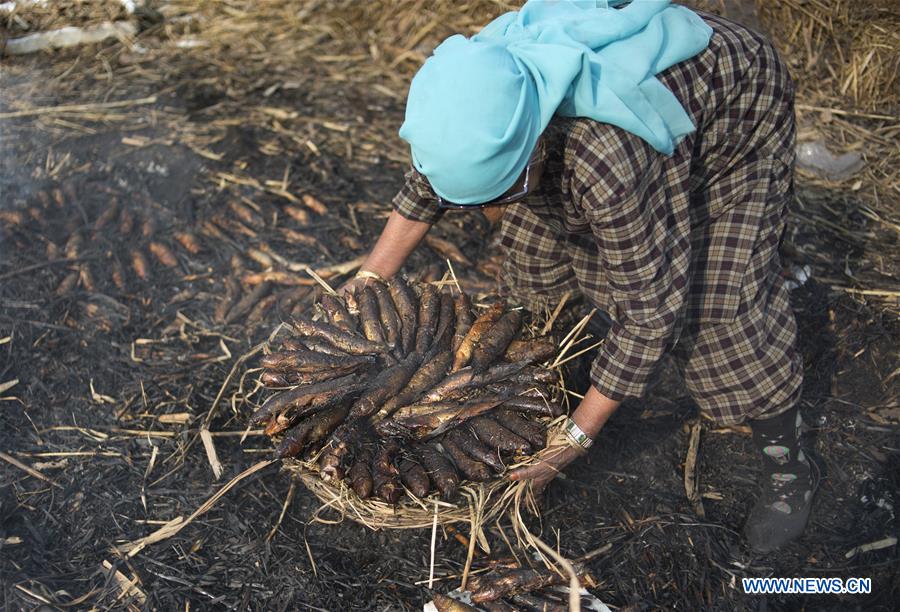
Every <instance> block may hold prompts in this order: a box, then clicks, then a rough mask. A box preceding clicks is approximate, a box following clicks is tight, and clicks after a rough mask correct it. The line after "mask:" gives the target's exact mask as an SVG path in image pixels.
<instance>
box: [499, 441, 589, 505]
mask: <svg viewBox="0 0 900 612" xmlns="http://www.w3.org/2000/svg"><path fill="white" fill-rule="evenodd" d="M551 444H552V443H551ZM584 452H585V451H584V450H582V449H580V448H578V447H576V446H572V445H571V444H569V443H568V442H567V441H565V440H561V441H559V442H557V444H556V445H551V446H550V447H548V448H547V449H546V450H545V451H544V454H543V458H542V459H541V461H540V462H538V463H535V464H534V465H529V466H526V467H520V468H518V469H515V470H513V471H512V472H510V473H509V476H508V478H509V479H510V480H514V481H519V480H530V481H531V490H532V491H533V492H534V494H535V496H537V497H540V496H541V495H543V493H544V489H545V488H546V487H547V485H548V484H550V481H551V480H553V479H554V478H556V476H557V475H558V474H559V473H560V472H561V471H562V470H563V468H565V467H566V466H567V465H569V464H570V463H572V462H573V461H574V460H575V459H577V458H578V457H580V456H581V455H583V454H584Z"/></svg>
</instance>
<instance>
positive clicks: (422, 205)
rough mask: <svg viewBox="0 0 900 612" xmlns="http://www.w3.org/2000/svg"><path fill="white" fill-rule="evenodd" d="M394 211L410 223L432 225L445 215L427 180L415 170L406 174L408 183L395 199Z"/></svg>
mask: <svg viewBox="0 0 900 612" xmlns="http://www.w3.org/2000/svg"><path fill="white" fill-rule="evenodd" d="M394 210H396V211H397V212H398V213H400V215H401V216H403V217H404V218H406V219H409V220H410V221H421V222H423V223H429V224H432V225H433V224H434V223H436V222H437V221H438V220H439V219H440V218H441V217H442V216H443V214H444V210H443V209H441V208H439V207H438V205H437V198H436V197H435V196H434V193H433V192H432V191H431V186H430V185H428V181H427V179H426V178H425V177H423V176H422V175H421V174H419V173H418V172H416V171H414V170H413V171H410V172H408V173H407V174H406V183H405V184H404V185H403V188H402V189H401V190H400V192H399V193H398V194H397V195H396V197H394Z"/></svg>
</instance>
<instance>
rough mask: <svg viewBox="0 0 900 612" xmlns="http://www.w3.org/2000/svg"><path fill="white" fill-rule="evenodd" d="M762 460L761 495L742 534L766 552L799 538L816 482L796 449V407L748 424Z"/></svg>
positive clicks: (798, 424)
mask: <svg viewBox="0 0 900 612" xmlns="http://www.w3.org/2000/svg"><path fill="white" fill-rule="evenodd" d="M749 423H750V428H751V429H752V430H753V442H754V444H755V445H756V448H757V449H759V452H760V454H761V455H762V461H763V474H762V478H761V482H760V484H761V488H762V492H761V495H760V497H759V499H758V500H757V501H756V505H755V506H753V509H752V510H751V511H750V516H749V517H748V518H747V524H746V525H745V526H744V534H745V535H746V537H747V541H748V542H749V543H750V546H752V547H753V550H755V551H757V552H769V551H772V550H775V549H777V548H780V547H781V546H783V545H784V544H786V543H788V542H790V541H791V540H793V539H795V538H797V537H799V536H800V534H801V533H803V529H804V528H805V527H806V522H807V520H808V519H809V511H810V509H811V508H812V499H813V494H814V493H815V487H816V483H815V481H814V478H813V470H812V467H811V465H810V462H809V459H808V458H807V457H806V456H805V455H804V453H803V450H801V448H800V424H801V423H802V421H801V418H800V411H799V410H798V409H797V407H794V408H791V409H790V410H788V411H786V412H784V413H782V414H779V415H778V416H776V417H774V418H771V419H758V420H751V421H749Z"/></svg>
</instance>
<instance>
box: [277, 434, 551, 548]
mask: <svg viewBox="0 0 900 612" xmlns="http://www.w3.org/2000/svg"><path fill="white" fill-rule="evenodd" d="M564 424H565V418H564V417H560V418H558V419H555V420H554V421H553V422H552V423H551V424H550V425H549V426H548V429H547V432H548V436H549V437H550V438H551V439H552V438H554V437H559V436H561V435H563V427H564ZM546 453H547V449H544V450H542V451H539V452H537V453H535V454H534V455H532V456H530V457H527V458H525V459H523V460H522V461H521V462H519V463H516V464H515V465H511V466H509V467H510V469H514V468H517V467H521V466H525V465H531V464H533V463H537V462H539V461H540V460H541V458H542V457H543V455H544V454H546ZM283 468H284V469H285V471H287V472H288V473H290V474H291V475H292V476H293V477H295V478H297V479H299V480H300V482H302V483H303V485H304V486H305V487H306V488H307V489H309V491H310V492H311V493H312V494H313V495H315V496H316V497H317V498H318V499H319V501H320V502H322V506H321V507H320V508H319V510H318V511H317V512H316V514H315V516H314V517H313V520H315V521H316V522H319V523H323V524H330V523H337V522H341V521H343V520H344V519H350V520H352V521H355V522H357V523H360V524H361V525H365V526H366V527H368V528H369V529H372V530H378V529H427V528H430V527H433V526H434V525H435V524H439V525H450V524H453V523H469V524H470V525H472V526H474V529H473V530H472V531H473V532H476V533H477V531H478V528H479V527H478V526H479V525H482V524H485V523H487V522H489V521H494V520H495V519H498V518H499V517H501V516H503V515H504V514H505V513H506V511H507V510H510V509H512V508H513V507H515V506H517V505H518V504H520V503H521V499H522V497H523V495H524V493H525V488H526V487H527V484H528V483H527V482H513V481H510V480H507V479H505V478H496V479H494V480H492V481H490V482H486V483H476V482H470V481H469V482H465V483H464V484H463V485H462V486H460V488H459V495H458V497H457V498H455V499H454V500H453V501H449V502H448V501H444V500H441V499H439V498H438V497H437V496H436V495H431V496H429V497H428V498H425V499H417V498H415V497H413V496H407V497H406V498H404V499H403V501H402V502H400V503H398V504H388V503H386V502H384V501H381V500H378V499H372V498H367V499H361V498H360V497H359V496H358V495H356V493H354V492H353V489H352V488H351V487H350V486H349V485H348V484H347V483H346V481H340V482H337V483H330V482H325V481H324V480H322V478H321V475H320V472H319V466H318V464H317V463H316V462H315V461H309V462H307V461H298V460H295V459H287V460H285V461H284V464H283ZM533 501H534V500H529V502H530V503H531V505H530V506H529V507H530V509H531V511H532V512H534V513H537V505H536V504H534V503H533ZM327 510H331V511H333V512H336V513H338V514H339V515H340V518H338V519H336V520H333V519H329V518H327V517H324V516H323V515H322V513H324V512H325V511H327ZM520 520H521V519H520Z"/></svg>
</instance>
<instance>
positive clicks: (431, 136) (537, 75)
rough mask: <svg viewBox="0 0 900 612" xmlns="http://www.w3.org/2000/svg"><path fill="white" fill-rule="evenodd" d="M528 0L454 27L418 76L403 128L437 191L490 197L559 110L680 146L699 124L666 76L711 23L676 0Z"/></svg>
mask: <svg viewBox="0 0 900 612" xmlns="http://www.w3.org/2000/svg"><path fill="white" fill-rule="evenodd" d="M619 4H622V2H621V1H616V0H610V1H604V0H593V1H585V0H553V1H551V0H529V1H528V2H526V3H525V5H524V6H523V7H522V9H521V10H519V11H516V12H511V13H507V14H505V15H502V16H501V17H498V18H497V19H495V20H494V21H492V22H491V23H490V24H488V25H487V26H486V27H485V28H484V29H483V30H482V31H481V32H479V33H478V34H476V35H475V36H473V37H472V38H466V37H464V36H461V35H456V36H451V37H450V38H448V39H447V40H445V41H444V42H443V43H442V44H441V45H440V46H438V47H437V48H436V49H435V50H434V54H433V55H432V56H431V57H429V58H428V59H427V60H426V62H425V64H424V65H423V66H422V68H421V69H420V70H419V72H418V73H417V74H416V76H415V77H414V78H413V81H412V84H411V85H410V89H409V97H408V98H407V103H406V120H405V121H404V123H403V125H402V126H401V128H400V136H401V137H402V138H403V139H404V140H406V141H407V142H408V143H409V144H410V148H411V150H412V158H413V164H414V165H415V167H416V169H417V170H419V172H421V173H422V174H424V175H425V176H426V177H427V178H428V180H429V182H430V183H431V186H432V188H433V189H434V191H435V193H437V194H438V195H440V196H441V197H443V198H445V199H447V200H450V201H452V202H455V203H457V204H479V203H482V202H486V201H489V200H492V199H494V198H496V197H498V196H500V195H501V194H503V193H504V192H505V191H506V190H507V189H509V188H510V187H511V186H512V184H513V183H514V182H515V181H516V178H517V177H518V176H519V174H521V172H522V170H523V169H524V168H525V165H526V164H527V163H528V158H529V156H530V155H531V152H532V150H533V149H534V146H535V144H536V143H537V140H538V138H539V137H540V135H541V133H542V132H543V131H544V128H546V127H547V124H548V123H549V122H550V119H551V118H552V117H553V115H554V114H558V115H563V116H566V117H589V118H591V119H595V120H597V121H602V122H604V123H609V124H612V125H615V126H618V127H620V128H622V129H624V130H628V131H629V132H632V133H633V134H636V135H637V136H640V137H641V138H643V139H644V140H646V141H647V142H648V143H650V145H652V146H653V148H655V149H656V150H657V151H659V152H661V153H665V154H671V153H672V151H673V150H674V147H675V144H676V143H677V142H678V140H679V139H680V138H681V137H683V136H684V135H685V134H688V133H690V132H692V131H693V130H694V125H693V123H692V122H691V119H690V117H689V116H688V114H687V113H686V112H685V110H684V108H683V107H682V106H681V104H680V103H679V101H678V99H677V98H675V96H674V95H673V94H672V92H671V91H669V90H668V89H666V88H665V87H664V86H663V85H662V83H660V82H659V80H658V79H657V78H656V75H657V74H659V73H660V72H662V71H663V70H665V69H666V68H668V67H669V66H672V65H673V64H676V63H678V62H680V61H682V60H685V59H688V58H690V57H693V56H694V55H696V54H698V53H700V52H701V51H702V50H703V49H705V48H706V47H707V45H708V44H709V37H710V35H711V34H712V30H711V28H710V27H709V26H708V25H706V24H705V23H704V22H703V20H701V19H700V17H698V16H697V15H696V14H695V13H694V12H692V11H690V10H688V9H686V8H683V7H679V6H671V5H670V2H669V0H634V2H631V3H630V4H628V5H627V6H624V7H623V8H614V6H617V5H619Z"/></svg>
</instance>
